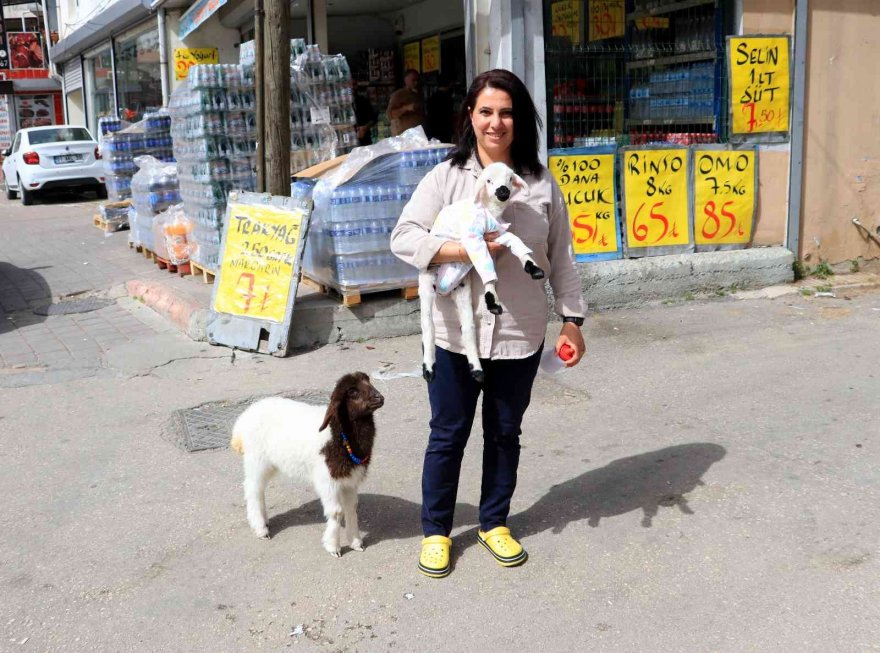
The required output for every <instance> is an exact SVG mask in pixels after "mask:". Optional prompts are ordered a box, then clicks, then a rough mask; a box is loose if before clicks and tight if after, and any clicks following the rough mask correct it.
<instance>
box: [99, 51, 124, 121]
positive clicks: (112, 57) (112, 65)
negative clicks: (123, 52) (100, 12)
mask: <svg viewBox="0 0 880 653" xmlns="http://www.w3.org/2000/svg"><path fill="white" fill-rule="evenodd" d="M110 74H112V75H113V114H112V115H114V116H116V117H117V118H119V117H120V116H119V91H118V89H117V87H118V86H119V84H118V80H117V78H116V39H114V38H112V37H111V39H110ZM95 120H96V122H95V124H96V125H97V124H98V123H97V117H96V118H95Z"/></svg>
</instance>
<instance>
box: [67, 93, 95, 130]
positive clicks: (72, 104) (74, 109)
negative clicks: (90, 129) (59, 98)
mask: <svg viewBox="0 0 880 653" xmlns="http://www.w3.org/2000/svg"><path fill="white" fill-rule="evenodd" d="M67 123H68V124H69V125H82V126H83V127H85V126H86V107H85V102H84V101H83V90H82V89H81V88H78V89H77V90H75V91H70V92H69V93H68V94H67ZM92 136H95V137H97V134H92Z"/></svg>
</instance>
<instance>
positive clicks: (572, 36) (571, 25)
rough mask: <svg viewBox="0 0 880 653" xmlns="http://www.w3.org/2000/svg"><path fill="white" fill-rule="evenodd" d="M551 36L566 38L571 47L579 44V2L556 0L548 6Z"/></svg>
mask: <svg viewBox="0 0 880 653" xmlns="http://www.w3.org/2000/svg"><path fill="white" fill-rule="evenodd" d="M550 25H551V28H552V30H553V36H558V37H562V38H567V39H568V40H569V41H571V43H572V44H573V45H576V44H578V43H580V42H581V0H557V2H554V3H553V4H552V5H550Z"/></svg>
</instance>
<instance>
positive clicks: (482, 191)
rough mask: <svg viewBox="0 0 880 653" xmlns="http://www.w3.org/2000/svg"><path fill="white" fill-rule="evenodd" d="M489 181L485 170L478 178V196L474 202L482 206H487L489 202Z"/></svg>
mask: <svg viewBox="0 0 880 653" xmlns="http://www.w3.org/2000/svg"><path fill="white" fill-rule="evenodd" d="M488 180H489V176H488V175H487V174H486V171H485V170H483V172H482V173H481V174H480V176H479V177H477V194H476V195H475V196H474V201H475V202H476V203H477V204H480V205H482V206H486V202H487V201H488V200H489V191H488V190H486V182H487V181H488Z"/></svg>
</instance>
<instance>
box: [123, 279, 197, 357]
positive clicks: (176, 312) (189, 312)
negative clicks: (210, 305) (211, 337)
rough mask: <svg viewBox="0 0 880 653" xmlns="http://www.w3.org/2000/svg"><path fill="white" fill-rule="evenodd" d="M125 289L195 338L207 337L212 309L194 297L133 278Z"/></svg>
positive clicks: (131, 295) (165, 286) (161, 284)
mask: <svg viewBox="0 0 880 653" xmlns="http://www.w3.org/2000/svg"><path fill="white" fill-rule="evenodd" d="M125 290H126V292H127V293H128V296H129V297H131V298H132V299H135V300H137V301H139V302H141V303H143V304H144V305H145V306H148V307H150V308H151V309H153V310H154V311H156V312H157V313H158V314H159V315H161V316H162V317H164V318H165V319H167V320H169V321H170V322H171V323H172V324H174V326H176V327H177V328H178V329H180V331H181V332H182V333H183V334H184V335H186V336H188V337H189V338H191V339H192V340H195V341H197V342H202V341H205V340H207V332H206V326H207V323H208V315H209V313H210V311H208V310H207V309H205V308H203V307H202V306H201V305H200V304H199V303H198V302H196V301H195V300H193V299H191V298H190V297H187V296H186V295H183V294H182V293H180V292H178V291H176V290H175V289H173V288H171V287H169V286H167V285H165V284H163V283H160V282H155V281H143V280H140V279H133V280H131V281H128V282H127V283H126V284H125Z"/></svg>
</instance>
